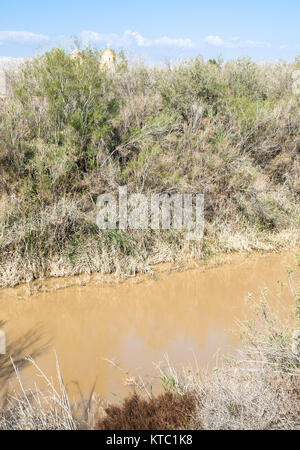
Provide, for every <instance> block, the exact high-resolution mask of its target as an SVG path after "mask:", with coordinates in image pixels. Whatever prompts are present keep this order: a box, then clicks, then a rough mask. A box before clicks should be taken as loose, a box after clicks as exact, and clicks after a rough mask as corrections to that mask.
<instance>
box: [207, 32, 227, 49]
mask: <svg viewBox="0 0 300 450" xmlns="http://www.w3.org/2000/svg"><path fill="white" fill-rule="evenodd" d="M204 41H205V42H207V43H208V44H210V45H215V46H216V47H223V46H224V45H225V42H224V41H223V39H221V38H220V36H213V35H210V36H206V37H205V38H204Z"/></svg>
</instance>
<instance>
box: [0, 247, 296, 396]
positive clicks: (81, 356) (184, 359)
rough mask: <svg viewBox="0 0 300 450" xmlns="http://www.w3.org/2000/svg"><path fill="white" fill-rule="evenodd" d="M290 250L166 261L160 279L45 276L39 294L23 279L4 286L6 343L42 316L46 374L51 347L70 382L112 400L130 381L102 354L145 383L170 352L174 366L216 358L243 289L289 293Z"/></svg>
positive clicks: (239, 313)
mask: <svg viewBox="0 0 300 450" xmlns="http://www.w3.org/2000/svg"><path fill="white" fill-rule="evenodd" d="M294 255H295V252H289V253H283V254H272V255H265V256H259V255H255V256H251V257H247V256H234V257H231V258H230V261H229V262H227V263H226V264H224V265H219V266H217V267H213V268H209V269H206V270H204V269H203V268H196V269H192V270H187V271H182V272H178V271H171V272H170V271H168V270H166V267H168V266H163V269H161V270H159V271H158V274H157V277H156V279H149V278H148V279H147V278H146V277H144V278H143V279H142V282H137V279H132V280H127V281H126V282H123V283H120V284H118V285H116V284H111V285H109V284H104V283H103V282H99V281H97V276H94V277H92V278H91V279H90V281H89V283H87V285H85V286H84V285H82V284H85V283H83V279H84V277H79V278H78V277H77V278H74V279H72V280H71V281H72V282H73V283H75V285H73V286H70V287H67V288H64V289H56V290H54V289H53V288H54V287H55V286H56V284H60V285H62V284H63V283H65V282H66V281H68V282H70V280H62V279H60V280H51V281H49V282H48V284H46V286H47V289H48V290H50V292H38V293H37V294H35V295H28V294H26V289H27V290H28V286H27V287H24V286H23V287H18V288H16V289H2V290H0V314H1V315H0V320H5V321H7V326H6V329H5V330H6V332H7V341H8V342H9V341H10V340H12V339H14V338H16V337H18V336H21V335H22V334H23V333H25V332H26V331H28V330H30V329H33V328H34V327H35V326H36V325H37V324H40V326H41V329H42V330H43V336H44V338H45V339H47V338H50V339H51V345H50V350H49V351H47V352H46V353H45V354H43V355H42V356H40V357H38V359H37V362H38V364H39V366H40V367H41V368H42V369H43V370H44V371H45V372H46V373H47V375H48V376H49V377H51V376H53V378H54V379H55V373H56V371H55V358H54V355H53V352H52V351H51V349H55V350H56V352H57V355H58V359H59V362H60V367H61V372H62V375H63V378H64V381H65V383H66V384H67V385H68V386H69V388H70V389H71V390H72V389H73V388H74V386H75V384H74V383H73V382H78V383H79V385H80V388H81V391H82V392H83V393H88V392H89V390H90V389H91V388H92V386H93V384H94V382H95V380H96V379H97V382H96V387H95V391H96V392H97V393H99V394H101V395H103V396H104V397H105V398H107V399H109V400H112V399H113V398H114V397H113V394H112V393H116V394H119V395H121V396H122V395H124V393H125V392H126V389H128V388H126V387H125V386H124V385H123V384H122V381H123V379H124V373H121V372H120V370H119V369H117V368H115V367H114V366H113V365H111V364H110V363H108V362H107V361H106V360H105V358H108V359H110V360H114V361H115V363H116V364H119V365H120V366H121V367H122V368H124V369H125V370H127V371H128V372H129V374H130V375H142V376H143V377H144V378H145V380H146V381H149V382H151V383H153V377H155V376H156V377H157V375H158V373H157V371H156V370H155V368H154V365H153V362H154V363H157V362H159V361H162V360H163V359H164V355H165V354H166V353H167V354H168V357H169V359H170V361H171V362H172V363H173V364H174V365H175V366H182V365H186V364H188V363H190V362H193V360H194V359H195V358H196V359H197V361H198V363H199V364H202V365H207V364H208V363H213V364H215V357H216V355H217V354H218V352H221V353H222V352H227V351H230V350H232V349H234V347H235V346H236V345H237V344H238V336H236V335H234V333H233V331H234V330H235V331H236V330H237V329H238V326H237V320H243V319H245V317H247V316H249V314H250V313H249V306H247V305H246V303H245V297H246V296H247V294H248V293H249V292H252V293H253V294H254V295H255V296H256V297H259V294H260V292H261V291H262V289H264V288H265V287H267V288H268V291H269V298H270V300H271V301H272V303H273V304H274V305H275V307H276V308H280V306H279V303H278V298H277V294H278V292H279V290H280V289H283V296H284V298H286V299H290V295H289V294H288V292H287V288H286V287H283V288H280V284H278V283H277V281H279V280H281V281H284V282H286V280H287V278H286V272H285V267H286V266H287V265H290V264H294V263H295V256H294ZM76 283H77V284H78V283H79V284H81V285H76ZM32 286H34V284H33V285H31V287H32ZM35 373H36V371H35V370H34V369H33V368H28V369H26V370H25V371H24V372H23V375H22V376H23V380H24V382H25V384H32V382H33V381H34V382H37V383H38V384H39V383H41V381H40V378H38V377H37V376H36V375H35ZM154 380H155V378H154ZM154 384H155V383H154ZM74 389H75V388H74ZM72 392H73V391H72ZM74 392H75V391H74ZM74 395H75V394H74Z"/></svg>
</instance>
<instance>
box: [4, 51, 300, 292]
mask: <svg viewBox="0 0 300 450" xmlns="http://www.w3.org/2000/svg"><path fill="white" fill-rule="evenodd" d="M80 61H81V63H79V62H78V60H77V61H76V60H75V61H74V60H72V59H70V58H69V55H68V54H66V53H65V52H64V51H63V50H61V49H52V50H51V51H50V52H46V53H45V54H43V55H40V56H37V57H35V58H34V59H33V60H32V61H28V62H26V63H25V64H24V65H21V66H20V67H19V70H18V72H12V73H11V74H10V76H9V77H8V82H9V86H10V87H9V92H10V95H9V96H8V97H7V98H6V100H5V101H4V102H1V105H0V131H1V142H0V286H2V287H4V286H16V285H17V284H19V283H22V282H28V281H30V280H35V279H41V278H45V277H56V276H60V277H63V276H72V275H75V274H91V273H93V272H98V273H101V274H112V273H114V274H116V276H118V277H119V278H120V279H122V278H124V277H128V276H131V275H134V274H136V273H141V274H142V273H147V272H149V271H151V266H152V265H154V264H157V263H164V262H174V261H176V262H178V261H186V260H188V259H190V258H192V259H198V260H205V259H207V257H209V256H211V255H215V254H219V253H223V252H224V253H229V252H234V251H253V250H257V251H259V250H262V251H272V250H273V251H277V250H279V249H284V248H288V247H290V246H293V245H297V244H298V243H299V242H300V237H299V230H300V209H299V208H300V206H299V205H300V202H299V193H300V187H299V179H300V172H299V171H300V160H299V158H300V153H299V149H300V147H299V136H300V130H299V123H300V120H299V119H300V118H299V113H300V112H299V111H300V108H299V99H298V97H297V96H296V95H294V93H293V73H294V71H295V70H297V69H298V66H299V62H298V61H297V60H296V61H295V62H293V63H278V64H276V63H274V64H271V63H266V64H257V63H254V62H252V61H250V60H249V59H247V58H243V59H239V60H235V61H229V62H226V63H225V62H223V61H221V60H220V61H204V59H203V58H201V57H197V58H194V59H191V60H189V61H184V62H181V63H179V64H177V65H174V66H166V67H160V68H158V67H147V66H145V65H144V64H143V63H140V62H129V61H127V60H126V59H125V58H124V56H123V55H122V54H120V55H118V56H117V62H116V66H115V70H114V71H113V72H109V71H106V70H105V69H103V68H102V69H101V67H100V66H99V53H98V52H97V51H94V50H91V49H86V50H83V51H82V52H81V58H80ZM119 186H127V189H128V195H129V194H134V193H143V194H145V195H147V196H148V195H151V194H161V193H166V194H181V195H182V194H185V193H192V194H204V198H205V203H204V220H205V230H204V237H203V239H202V240H201V241H200V242H191V241H186V239H185V233H184V232H181V231H176V230H174V229H173V228H172V227H171V228H170V229H169V230H156V231H155V230H151V229H147V230H132V229H128V230H120V229H118V228H117V229H109V230H100V229H99V228H98V227H97V225H96V220H95V215H96V203H97V198H98V197H99V195H101V194H104V193H105V194H112V195H117V193H118V188H119ZM116 198H117V197H116Z"/></svg>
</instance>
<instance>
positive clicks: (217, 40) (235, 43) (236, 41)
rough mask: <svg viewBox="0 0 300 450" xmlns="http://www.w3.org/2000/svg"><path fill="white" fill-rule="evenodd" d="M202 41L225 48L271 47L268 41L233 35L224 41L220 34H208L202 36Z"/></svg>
mask: <svg viewBox="0 0 300 450" xmlns="http://www.w3.org/2000/svg"><path fill="white" fill-rule="evenodd" d="M204 42H205V43H207V44H209V45H214V46H215V47H227V48H249V47H252V48H253V47H254V48H269V47H272V44H270V42H262V41H252V40H249V39H248V40H242V39H241V38H240V37H233V38H231V39H230V40H229V41H225V40H224V39H222V38H221V37H220V36H215V35H210V36H206V37H205V38H204Z"/></svg>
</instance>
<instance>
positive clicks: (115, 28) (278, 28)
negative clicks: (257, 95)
mask: <svg viewBox="0 0 300 450" xmlns="http://www.w3.org/2000/svg"><path fill="white" fill-rule="evenodd" d="M0 6H1V16H0V57H30V56H32V55H34V54H35V53H38V52H42V51H44V50H47V49H49V48H51V47H52V46H57V45H61V46H64V47H65V48H66V49H68V50H69V49H71V48H72V39H71V37H72V36H73V35H77V36H78V37H79V39H80V41H81V45H83V46H85V45H92V46H94V45H96V46H98V47H99V48H104V47H105V46H106V43H109V44H110V46H111V47H112V48H115V49H119V48H121V47H123V48H124V49H125V50H126V51H127V53H128V54H129V55H132V56H138V55H141V56H143V57H145V58H146V59H147V60H148V61H149V62H159V61H163V60H164V59H171V60H176V59H182V58H188V57H190V56H196V55H197V54H199V53H200V54H202V55H203V56H204V57H205V58H213V57H217V56H218V55H222V56H223V57H224V58H225V59H229V58H232V57H239V56H243V55H248V56H250V57H251V58H253V59H255V60H258V59H271V60H275V59H278V58H280V59H286V60H293V59H294V57H295V56H296V55H298V54H300V31H299V30H300V27H299V18H300V2H299V0H285V1H279V0H273V1H271V0H260V1H257V0H239V1H237V0H210V1H201V0H200V1H199V0H198V1H196V0H181V1H178V0H160V1H158V0H151V1H148V0H139V1H134V0H126V1H125V0H123V1H121V0H110V1H102V0H85V1H83V0H73V1H71V0H60V1H58V0H51V1H46V0H43V1H37V0H26V1H25V0H22V1H21V0H0Z"/></svg>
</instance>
